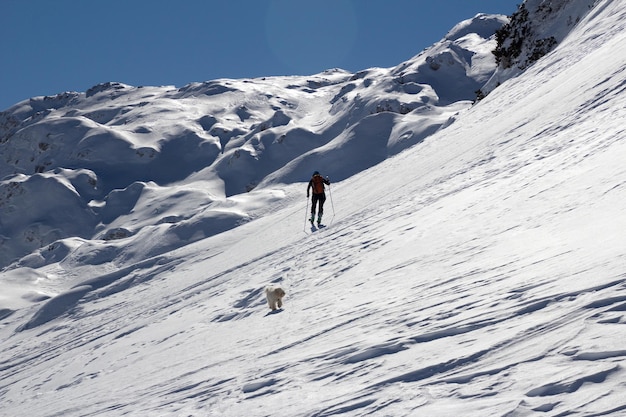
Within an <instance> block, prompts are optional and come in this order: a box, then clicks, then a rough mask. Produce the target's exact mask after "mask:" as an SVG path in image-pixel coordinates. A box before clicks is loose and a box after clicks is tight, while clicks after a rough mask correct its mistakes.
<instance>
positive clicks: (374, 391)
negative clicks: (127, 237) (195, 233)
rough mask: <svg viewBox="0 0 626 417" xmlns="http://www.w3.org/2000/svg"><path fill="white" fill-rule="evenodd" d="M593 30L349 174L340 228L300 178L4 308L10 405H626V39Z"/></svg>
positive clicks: (304, 410)
mask: <svg viewBox="0 0 626 417" xmlns="http://www.w3.org/2000/svg"><path fill="white" fill-rule="evenodd" d="M602 4H603V7H608V9H606V10H605V9H603V8H602V9H600V10H599V11H598V13H599V14H600V17H599V18H598V19H600V20H602V18H605V19H606V18H607V15H602V13H607V14H608V15H611V14H614V13H615V9H619V10H622V9H623V6H618V5H617V2H613V3H611V2H603V3H602ZM608 4H613V9H612V8H611V7H609V6H607V5H608ZM620 7H621V8H620ZM594 22H595V23H597V21H591V22H589V23H588V25H589V27H593V23H594ZM613 26H614V25H613ZM586 27H587V26H583V27H582V28H581V29H580V30H579V32H577V33H578V34H579V35H578V36H579V37H580V39H581V42H582V46H576V47H570V48H567V47H566V46H567V45H565V46H564V47H562V48H561V49H558V50H556V51H555V52H554V53H553V54H552V55H551V56H550V57H548V58H546V60H545V62H544V61H540V62H539V63H537V65H536V66H535V67H532V68H531V69H529V70H528V72H527V73H526V74H523V75H521V76H520V77H519V78H518V79H516V80H513V81H512V82H509V83H508V84H505V85H504V86H503V87H502V88H501V89H497V90H495V91H494V92H493V93H492V94H491V95H490V96H489V97H488V98H487V99H485V100H484V101H483V102H481V103H480V104H479V105H477V106H474V107H473V108H471V109H469V110H467V111H465V112H464V113H462V114H461V115H459V116H457V118H458V120H457V121H455V123H454V124H452V125H451V126H449V127H447V128H446V129H444V130H442V131H440V132H439V133H438V134H436V135H434V136H433V137H431V138H429V139H428V140H426V141H424V142H423V143H420V144H419V145H418V146H415V147H413V148H411V149H409V150H407V151H405V152H402V153H400V154H398V155H396V157H394V158H390V159H388V160H386V161H385V162H383V163H381V164H378V165H376V166H374V167H371V168H369V169H368V170H366V171H364V172H363V173H361V174H359V175H357V176H355V177H353V178H349V179H347V180H345V181H342V182H339V183H333V185H332V198H333V201H327V203H326V206H325V208H326V215H325V221H326V222H327V223H328V224H327V227H325V228H321V229H319V230H316V231H315V232H314V233H311V232H310V230H309V225H308V223H306V222H305V215H306V210H307V206H306V202H305V201H304V200H303V199H300V200H298V199H297V198H296V197H294V196H299V195H303V194H304V192H305V187H306V184H295V185H291V186H285V188H284V192H285V195H286V196H287V198H286V199H285V200H284V201H285V203H284V206H283V207H281V208H279V209H277V210H275V211H271V212H269V213H268V214H266V215H264V216H262V217H259V218H257V219H255V220H254V221H250V222H248V223H246V224H243V225H241V226H239V227H237V228H235V229H232V230H230V231H228V232H227V233H224V234H220V235H215V236H212V237H209V238H207V239H203V240H199V241H197V242H195V243H193V244H190V245H187V246H184V247H181V248H178V249H176V250H173V251H170V252H167V253H164V254H160V255H158V256H153V257H149V258H148V259H145V260H143V261H141V262H137V263H134V264H132V265H129V266H127V267H125V268H123V269H120V270H117V271H104V270H103V269H101V270H99V269H97V268H93V270H92V271H97V272H98V273H97V274H96V275H89V274H87V275H85V276H84V277H82V278H81V277H73V279H75V285H74V286H73V287H72V288H71V289H68V290H67V291H65V292H62V293H60V294H57V295H55V296H52V297H51V298H50V299H48V300H47V301H43V302H41V303H38V304H33V305H32V306H30V307H27V308H21V309H16V310H15V311H13V312H8V313H7V315H5V316H3V315H2V312H0V317H2V319H1V325H2V327H1V328H0V331H2V335H3V339H2V342H1V344H0V349H1V352H2V355H1V356H0V374H1V375H2V378H0V400H1V403H2V406H1V407H2V408H0V415H7V416H9V415H10V416H16V415H20V413H22V415H24V414H23V412H24V411H25V410H26V411H27V412H28V415H34V416H52V415H64V416H71V415H81V416H96V415H97V416H118V415H132V416H135V415H137V416H139V415H181V416H182V415H198V416H200V415H202V416H206V415H208V416H233V417H235V416H243V415H255V416H256V415H258V416H266V415H272V416H285V417H287V416H290V417H291V416H334V415H351V416H352V415H354V416H357V415H381V416H383V415H384V416H396V415H428V416H450V415H463V416H468V417H469V416H476V417H478V416H485V415H494V416H495V415H497V416H510V417H514V416H530V415H547V416H559V415H585V416H604V415H616V416H618V415H625V414H626V398H625V397H624V395H623V392H624V390H625V389H626V383H625V382H624V381H626V374H625V371H624V367H625V365H626V345H625V344H624V340H626V313H625V312H626V271H625V270H624V265H626V254H625V253H624V247H625V241H624V237H623V230H626V215H625V214H626V210H625V209H624V199H623V195H624V192H623V191H624V185H625V184H626V168H625V167H624V164H623V155H626V143H625V142H624V140H623V137H624V128H623V127H622V121H623V120H625V119H626V110H625V109H626V106H624V102H625V99H624V92H625V90H624V85H625V81H624V77H625V72H624V70H623V68H624V67H625V65H626V64H625V62H624V58H625V56H624V55H623V54H620V53H617V52H616V50H619V49H618V48H617V45H618V44H619V45H621V42H623V41H624V36H623V35H621V33H623V32H610V31H602V27H600V28H597V29H595V30H596V31H599V32H601V33H604V35H603V36H604V37H605V38H604V44H606V45H607V46H606V47H600V46H598V44H597V43H598V42H600V40H597V39H596V38H595V37H594V36H595V34H596V32H594V31H592V30H591V29H589V28H588V27H587V28H588V31H587V32H585V30H584V29H585V28H586ZM611 33H618V35H615V34H614V35H613V36H612V37H611V36H609V35H610V34H611ZM598 36H599V35H598ZM585 41H586V42H585ZM589 43H593V45H592V46H593V47H591V46H589ZM587 47H588V48H587ZM598 62H601V63H602V65H597V64H598ZM544 72H546V73H547V72H550V76H549V77H548V76H545V77H544V76H542V73H544ZM572 77H574V78H575V79H576V82H575V83H574V84H571V83H568V82H566V81H567V80H569V79H571V78H572ZM581 91H583V92H584V94H581ZM105 116H106V115H100V116H99V117H105ZM320 123H321V121H320ZM364 183H365V184H366V185H364ZM85 270H86V271H89V269H85ZM270 283H274V284H280V285H282V286H283V287H284V288H285V289H286V291H287V296H286V298H285V305H284V307H283V309H280V310H277V311H274V312H270V310H269V309H268V307H267V304H266V302H265V299H264V296H263V287H264V286H265V285H267V284H270ZM20 326H21V327H20Z"/></svg>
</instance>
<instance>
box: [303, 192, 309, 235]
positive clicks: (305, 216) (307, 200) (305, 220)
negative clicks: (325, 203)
mask: <svg viewBox="0 0 626 417" xmlns="http://www.w3.org/2000/svg"><path fill="white" fill-rule="evenodd" d="M308 215H309V196H308V195H307V196H306V208H305V209H304V226H302V230H304V231H305V232H306V222H307V220H308V219H309V218H308Z"/></svg>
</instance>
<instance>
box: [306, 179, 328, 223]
mask: <svg viewBox="0 0 626 417" xmlns="http://www.w3.org/2000/svg"><path fill="white" fill-rule="evenodd" d="M324 184H326V185H330V181H329V180H328V177H326V178H323V177H322V176H321V175H320V173H319V172H318V171H315V172H314V173H313V176H312V177H311V180H310V181H309V186H308V187H307V189H306V197H307V198H309V195H310V191H311V189H312V190H313V198H312V200H311V201H312V203H313V204H312V205H311V218H310V219H309V221H310V222H311V226H312V225H313V221H314V220H315V206H316V205H317V204H318V202H319V210H318V211H317V225H318V226H319V225H320V224H321V223H322V215H323V214H324V201H326V194H325V193H324Z"/></svg>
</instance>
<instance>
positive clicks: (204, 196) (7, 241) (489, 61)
mask: <svg viewBox="0 0 626 417" xmlns="http://www.w3.org/2000/svg"><path fill="white" fill-rule="evenodd" d="M505 22H506V18H505V17H504V16H486V15H478V16H476V18H474V19H471V20H468V21H466V22H464V23H462V24H460V25H459V27H458V28H457V29H456V31H455V32H453V33H456V35H455V36H449V37H448V38H446V39H444V40H442V41H441V42H439V43H438V44H436V45H434V46H433V47H432V48H430V49H428V50H425V51H424V52H423V53H421V54H419V55H417V56H416V57H414V58H412V59H411V60H409V61H407V62H406V63H404V64H402V65H400V66H399V67H398V68H388V69H381V68H379V69H369V70H365V71H362V72H359V73H357V74H351V73H348V72H346V71H343V70H338V69H337V70H328V71H325V72H324V73H322V74H317V75H313V76H310V77H271V78H262V79H253V80H250V79H242V80H228V79H223V80H214V81H209V82H204V83H192V84H189V85H187V86H184V87H182V88H178V89H177V88H174V87H132V86H128V85H125V84H121V83H105V84H101V85H98V86H95V87H93V88H91V89H90V90H88V91H87V92H86V93H75V92H69V93H63V94H59V95H58V96H55V97H36V98H33V99H31V100H27V101H24V102H21V103H18V104H17V105H15V106H13V107H12V108H10V109H9V110H8V111H7V112H4V113H1V114H0V151H1V155H2V158H0V180H1V181H0V219H1V220H0V221H1V223H0V245H1V247H2V248H3V251H2V252H1V253H0V267H4V266H7V265H10V264H12V263H15V262H18V265H20V266H31V267H41V266H43V265H45V264H48V263H50V262H51V261H58V259H59V258H60V256H56V255H55V256H54V259H50V258H51V257H50V255H51V254H50V253H46V252H50V251H49V250H48V247H49V245H52V248H53V250H52V252H55V251H56V250H57V249H56V248H57V247H60V248H61V251H62V252H63V253H65V252H66V251H67V250H68V249H67V247H68V246H73V245H74V242H69V243H68V242H67V241H66V239H76V238H78V239H85V240H89V241H91V240H93V239H94V238H95V239H104V240H106V241H107V242H110V244H107V246H108V249H106V250H108V251H110V253H111V256H112V257H113V258H114V257H116V256H118V255H119V254H114V253H113V252H114V251H115V250H114V249H113V248H112V247H113V246H119V244H118V243H115V242H112V241H113V240H119V239H120V238H132V239H134V240H137V241H139V242H140V243H142V242H143V241H145V239H146V236H147V235H150V236H152V237H153V239H152V240H153V241H154V247H153V248H152V249H151V250H150V254H153V255H154V254H157V253H164V252H167V251H168V250H170V249H172V248H175V247H179V246H182V245H185V244H187V243H189V242H190V241H192V240H198V239H201V238H204V237H208V236H211V235H214V234H216V233H219V232H222V231H224V230H227V229H230V228H232V227H235V226H237V225H239V224H241V223H244V222H247V221H250V220H251V219H253V218H256V217H259V216H260V215H262V214H263V213H262V212H259V210H258V209H257V206H259V205H260V206H261V207H267V205H268V202H269V203H271V202H272V201H275V200H277V199H278V200H280V199H281V198H280V195H279V194H280V192H279V193H278V194H277V192H276V191H275V190H273V185H274V184H292V183H295V182H302V181H306V180H308V176H309V175H310V173H311V172H313V170H314V169H318V170H323V171H324V172H325V173H326V175H330V176H331V177H332V178H333V180H334V181H340V180H343V179H346V178H348V177H350V176H352V175H354V174H356V173H357V172H360V171H361V170H363V169H365V168H368V167H370V166H373V165H375V164H377V163H379V162H381V161H382V160H384V159H386V158H387V157H389V156H390V155H394V154H396V153H398V152H400V151H402V150H403V149H406V148H407V147H409V146H412V145H414V144H415V143H418V142H420V141H421V140H423V139H424V138H425V137H427V136H428V135H430V134H432V133H433V132H435V131H436V130H437V129H438V128H440V127H441V126H442V125H444V124H445V123H447V122H448V120H449V118H450V117H451V116H452V115H454V114H455V113H457V112H458V111H459V110H461V109H466V108H468V107H469V106H470V105H471V102H472V100H473V99H474V97H475V91H476V90H477V89H478V87H479V86H480V85H481V84H482V83H484V82H485V81H486V79H487V78H488V77H489V76H490V75H491V74H492V73H493V71H494V70H495V60H494V59H493V55H492V54H491V50H493V48H494V47H495V41H494V39H493V36H492V35H493V34H494V33H495V31H496V29H497V28H499V27H501V26H502V25H503V24H504V23H505ZM476 31H478V32H479V33H475V32H476ZM461 32H463V33H461ZM451 86H454V88H453V89H450V87H451ZM407 123H410V126H406V124H407ZM364 150H366V151H364ZM44 190H47V192H46V191H44ZM251 190H255V191H258V193H256V194H254V195H252V196H244V195H245V193H246V192H249V191H251ZM233 196H239V197H236V198H235V197H233ZM241 199H243V200H244V201H243V202H242V201H240V200H241ZM278 203H279V204H282V202H281V201H278ZM270 209H271V208H270ZM157 236H158V237H157ZM161 242H162V243H161ZM122 245H123V246H125V247H127V246H128V245H129V244H128V242H122ZM40 248H43V252H44V253H39V254H37V253H36V252H37V251H38V250H39V249H40ZM90 251H91V250H90ZM25 256H27V259H22V260H21V261H20V259H21V258H23V257H25ZM113 258H111V259H113ZM135 260H136V259H135Z"/></svg>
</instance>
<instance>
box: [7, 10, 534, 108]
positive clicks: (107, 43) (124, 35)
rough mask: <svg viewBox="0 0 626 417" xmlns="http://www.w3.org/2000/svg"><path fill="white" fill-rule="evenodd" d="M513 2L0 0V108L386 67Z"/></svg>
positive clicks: (504, 11)
mask: <svg viewBox="0 0 626 417" xmlns="http://www.w3.org/2000/svg"><path fill="white" fill-rule="evenodd" d="M521 2H522V0H308V1H305V0H272V1H271V0H0V6H1V7H0V44H1V45H2V49H1V50H0V56H1V57H2V59H1V63H0V111H2V110H6V109H7V108H8V107H10V106H12V105H13V104H15V103H17V102H19V101H21V100H24V99H27V98H30V97H33V96H41V95H54V94H57V93H60V92H64V91H81V92H82V91H86V90H87V89H88V88H90V87H91V86H93V85H95V84H98V83H101V82H107V81H119V82H123V83H126V84H130V85H135V86H140V85H145V86H148V85H175V86H177V87H180V86H183V85H185V84H188V83H190V82H197V81H208V80H212V79H216V78H248V77H262V76H272V75H310V74H315V73H318V72H320V71H323V70H325V69H328V68H335V67H339V68H343V69H346V70H348V71H352V72H356V71H359V70H362V69H366V68H370V67H391V66H395V65H397V64H400V63H401V62H403V61H405V60H407V59H409V58H411V57H412V56H414V55H417V54H418V53H419V52H420V51H421V50H423V49H424V48H426V47H428V46H430V45H432V44H433V43H434V42H436V41H438V40H440V39H441V38H442V37H443V36H444V35H445V34H446V32H447V31H448V30H449V29H451V28H452V27H453V26H454V25H455V24H456V23H458V22H460V21H462V20H465V19H468V18H471V17H473V16H474V15H476V14H477V13H500V14H505V15H511V14H512V13H513V12H514V11H515V10H517V5H518V4H520V3H521Z"/></svg>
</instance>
